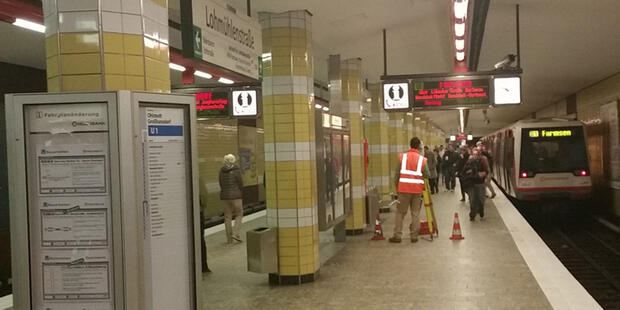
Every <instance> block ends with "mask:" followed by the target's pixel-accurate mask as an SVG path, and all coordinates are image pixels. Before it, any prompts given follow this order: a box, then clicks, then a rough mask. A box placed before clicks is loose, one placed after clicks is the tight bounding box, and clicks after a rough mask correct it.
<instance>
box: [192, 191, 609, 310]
mask: <svg viewBox="0 0 620 310" xmlns="http://www.w3.org/2000/svg"><path fill="white" fill-rule="evenodd" d="M458 188H459V187H458V184H457V187H456V189H457V190H456V191H454V192H450V191H446V190H445V189H444V188H441V189H440V193H439V194H435V195H432V199H433V208H434V211H435V215H436V219H437V222H438V228H439V235H438V236H435V237H434V238H433V239H432V240H431V238H430V236H429V235H424V236H420V238H419V241H418V242H417V243H410V242H409V239H408V237H407V236H408V231H407V229H408V224H409V223H410V215H409V214H408V215H407V216H406V217H405V220H404V224H403V226H404V231H403V236H404V238H403V239H402V243H389V242H388V241H387V238H388V237H390V236H391V235H392V232H393V225H394V207H392V210H391V212H389V213H381V215H380V217H381V223H382V229H383V232H384V235H385V237H386V239H385V240H380V241H372V240H371V238H372V236H373V234H372V233H365V234H362V235H357V236H347V239H346V242H345V243H344V244H341V245H340V247H341V248H340V249H336V250H337V253H336V254H334V256H333V257H331V258H330V259H328V260H326V261H323V259H322V266H321V268H320V274H319V276H318V278H317V280H316V281H315V282H313V283H308V284H303V285H292V286H271V285H269V283H268V280H267V279H266V277H265V276H264V275H259V274H251V273H248V272H247V269H246V265H245V257H246V247H245V246H244V245H241V244H237V245H226V244H224V242H223V240H225V237H224V233H223V232H211V233H209V232H208V234H209V235H208V236H207V238H206V240H207V243H208V244H209V245H210V246H209V253H208V261H209V267H210V268H211V270H213V272H211V273H208V274H204V275H203V296H202V297H203V303H204V306H205V307H207V308H208V309H287V308H288V309H601V307H600V306H599V305H598V304H597V303H596V301H595V300H594V299H593V298H592V297H591V296H590V295H589V294H588V292H587V291H586V290H585V289H584V288H583V287H582V286H581V285H580V284H579V283H578V282H577V280H575V278H574V277H573V276H572V275H571V274H570V273H569V271H568V270H567V269H566V268H565V267H564V266H563V265H562V264H561V263H560V261H559V260H558V259H557V258H556V257H555V256H554V254H553V253H552V252H551V251H550V250H549V249H548V248H547V246H546V245H545V243H544V242H543V241H542V240H541V239H540V237H538V235H537V234H536V233H535V232H534V230H533V229H532V228H531V227H530V226H529V225H528V223H527V222H526V221H525V219H524V218H523V217H522V216H521V215H520V214H519V212H518V211H517V210H516V209H515V207H514V206H513V205H512V204H511V202H510V201H509V200H508V199H507V198H506V197H505V196H504V195H503V194H502V193H501V191H500V190H499V189H498V188H497V187H496V188H495V191H496V192H497V193H498V195H497V196H496V197H495V198H494V199H486V202H485V217H484V219H482V220H481V219H480V218H479V217H477V218H476V219H475V220H474V221H469V219H468V213H469V204H468V203H467V202H461V201H459V199H460V193H459V192H458ZM455 212H457V213H458V214H459V217H460V223H459V224H460V228H461V232H462V235H463V236H464V239H462V240H451V239H450V236H451V235H452V233H453V226H454V225H453V222H454V221H453V219H454V213H455ZM421 213H422V214H421V218H424V211H423V210H422V211H421ZM265 221H266V219H265V217H264V216H262V217H261V216H258V217H257V216H254V218H253V219H251V220H250V221H248V222H247V223H246V224H244V225H245V227H244V229H247V230H251V229H254V228H256V227H260V226H262V225H264V222H265ZM321 251H322V252H323V248H321Z"/></svg>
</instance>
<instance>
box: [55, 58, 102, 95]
mask: <svg viewBox="0 0 620 310" xmlns="http://www.w3.org/2000/svg"><path fill="white" fill-rule="evenodd" d="M60 62H61V70H62V71H61V72H62V75H63V76H64V75H67V74H69V75H70V74H89V73H101V55H100V54H99V53H96V54H69V55H62V56H61V58H60ZM63 88H64V87H63Z"/></svg>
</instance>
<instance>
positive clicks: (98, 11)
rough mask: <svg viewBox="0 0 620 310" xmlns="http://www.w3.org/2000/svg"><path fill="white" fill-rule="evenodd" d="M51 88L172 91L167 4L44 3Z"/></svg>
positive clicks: (149, 0)
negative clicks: (169, 67) (169, 66)
mask: <svg viewBox="0 0 620 310" xmlns="http://www.w3.org/2000/svg"><path fill="white" fill-rule="evenodd" d="M43 13H44V16H45V18H44V20H45V27H46V29H45V54H46V58H47V60H46V61H47V88H48V91H50V92H59V91H98V90H120V89H128V90H148V91H161V92H169V91H170V71H169V69H168V63H169V49H168V2H167V0H122V1H121V0H83V1H67V0H43Z"/></svg>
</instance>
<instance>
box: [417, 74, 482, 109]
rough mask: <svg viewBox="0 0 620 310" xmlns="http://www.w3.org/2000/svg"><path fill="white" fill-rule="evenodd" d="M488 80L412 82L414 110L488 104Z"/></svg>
mask: <svg viewBox="0 0 620 310" xmlns="http://www.w3.org/2000/svg"><path fill="white" fill-rule="evenodd" d="M489 85H490V80H489V79H472V80H452V81H415V80H414V82H413V108H414V109H442V108H443V109H446V108H448V109H449V108H459V107H477V106H485V105H489V104H490V99H489V98H490V94H489V90H490V87H489Z"/></svg>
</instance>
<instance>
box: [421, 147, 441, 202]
mask: <svg viewBox="0 0 620 310" xmlns="http://www.w3.org/2000/svg"><path fill="white" fill-rule="evenodd" d="M424 157H426V164H427V165H428V171H429V176H428V183H429V186H430V189H431V194H434V193H439V190H435V186H436V184H437V158H436V157H435V153H433V152H431V151H430V149H429V148H428V146H425V147H424Z"/></svg>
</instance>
